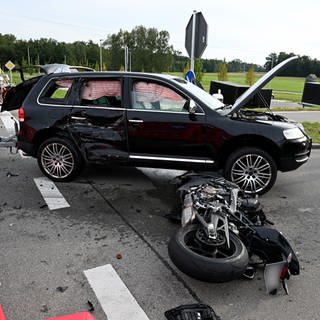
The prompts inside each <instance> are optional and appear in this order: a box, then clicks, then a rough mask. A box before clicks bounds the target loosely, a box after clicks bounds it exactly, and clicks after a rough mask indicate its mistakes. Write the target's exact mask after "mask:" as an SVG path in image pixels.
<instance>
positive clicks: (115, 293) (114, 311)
mask: <svg viewBox="0 0 320 320" xmlns="http://www.w3.org/2000/svg"><path fill="white" fill-rule="evenodd" d="M84 274H85V276H86V277H87V279H88V281H89V283H90V286H91V288H92V290H93V291H94V293H95V295H96V297H97V299H98V300H99V303H100V305H101V307H102V309H103V311H104V312H105V314H106V315H107V318H108V320H124V319H130V320H149V318H148V316H147V315H146V314H145V312H144V311H143V310H142V308H141V307H140V306H139V304H138V302H137V301H136V299H135V298H134V297H133V295H132V294H131V293H130V291H129V290H128V288H127V287H126V285H125V284H124V283H123V282H122V280H121V278H120V277H119V275H118V274H117V272H116V271H115V270H114V268H113V267H112V265H110V264H107V265H104V266H100V267H97V268H93V269H89V270H85V271H84Z"/></svg>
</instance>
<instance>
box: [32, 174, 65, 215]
mask: <svg viewBox="0 0 320 320" xmlns="http://www.w3.org/2000/svg"><path fill="white" fill-rule="evenodd" d="M33 180H34V182H35V184H36V186H37V187H38V189H39V191H40V193H41V195H42V196H43V199H44V200H45V202H46V204H47V205H48V208H49V209H50V210H57V209H62V208H69V207H70V204H69V203H68V202H67V200H66V199H65V198H64V197H63V195H62V194H61V192H60V191H59V189H58V188H57V187H56V185H55V184H54V183H53V182H52V181H51V180H49V179H48V178H46V177H40V178H34V179H33Z"/></svg>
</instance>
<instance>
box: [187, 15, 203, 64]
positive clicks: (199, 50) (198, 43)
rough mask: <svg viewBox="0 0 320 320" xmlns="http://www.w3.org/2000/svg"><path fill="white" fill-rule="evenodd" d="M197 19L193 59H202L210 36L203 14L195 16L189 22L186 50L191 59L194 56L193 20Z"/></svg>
mask: <svg viewBox="0 0 320 320" xmlns="http://www.w3.org/2000/svg"><path fill="white" fill-rule="evenodd" d="M194 18H195V19H196V22H195V31H194V55H193V58H200V57H201V56H202V54H203V52H204V50H205V48H206V47H207V34H208V25H207V22H206V20H205V19H204V17H203V15H202V13H201V12H197V13H196V14H193V15H192V16H191V18H190V20H189V22H188V25H187V27H186V39H185V48H186V50H187V52H188V54H189V57H190V58H192V57H191V55H192V28H193V19H194Z"/></svg>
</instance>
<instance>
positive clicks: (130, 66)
mask: <svg viewBox="0 0 320 320" xmlns="http://www.w3.org/2000/svg"><path fill="white" fill-rule="evenodd" d="M129 62H130V63H129V70H130V72H131V51H130V52H129Z"/></svg>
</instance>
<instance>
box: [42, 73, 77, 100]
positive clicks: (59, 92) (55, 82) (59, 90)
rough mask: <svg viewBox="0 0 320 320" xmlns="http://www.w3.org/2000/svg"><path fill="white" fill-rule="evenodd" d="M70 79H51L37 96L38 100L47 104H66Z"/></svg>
mask: <svg viewBox="0 0 320 320" xmlns="http://www.w3.org/2000/svg"><path fill="white" fill-rule="evenodd" d="M72 83H73V80H72V79H52V80H51V81H50V82H49V84H48V85H47V86H46V88H45V90H44V91H43V92H42V93H41V95H40V97H39V102H42V103H49V104H67V98H68V95H69V92H70V89H71V86H72Z"/></svg>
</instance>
